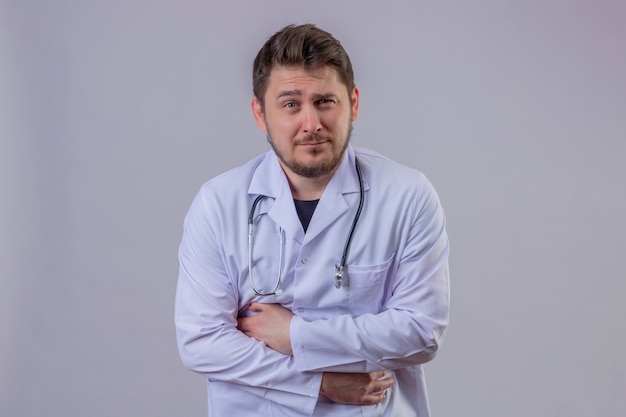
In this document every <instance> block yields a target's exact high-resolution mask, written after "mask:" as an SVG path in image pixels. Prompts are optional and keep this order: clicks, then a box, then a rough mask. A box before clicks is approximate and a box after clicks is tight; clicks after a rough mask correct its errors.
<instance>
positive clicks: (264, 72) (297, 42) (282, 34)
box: [252, 24, 354, 104]
mask: <svg viewBox="0 0 626 417" xmlns="http://www.w3.org/2000/svg"><path fill="white" fill-rule="evenodd" d="M275 65H281V66H302V67H303V68H304V69H306V70H309V69H317V68H320V67H323V66H329V67H331V68H332V69H334V70H335V71H337V75H338V76H339V80H340V81H341V82H342V83H343V84H344V85H345V86H346V88H347V89H348V94H351V93H352V89H353V88H354V73H353V72H352V64H351V63H350V57H348V54H347V52H346V51H345V49H343V46H341V43H339V41H338V40H337V39H335V38H334V37H333V36H332V35H331V34H330V33H328V32H326V31H324V30H322V29H320V28H318V27H316V26H315V25H312V24H304V25H299V26H296V25H289V26H285V27H284V28H282V29H281V30H280V31H278V32H276V33H275V34H274V35H272V36H271V37H270V38H269V39H268V40H267V41H266V42H265V44H264V45H263V47H262V48H261V50H260V51H259V53H258V54H257V56H256V58H255V59H254V66H253V69H252V89H253V92H254V95H255V96H256V97H257V98H258V99H259V101H260V102H261V104H263V103H264V99H265V92H266V91H267V83H268V80H269V76H270V73H271V72H272V68H273V67H274V66H275Z"/></svg>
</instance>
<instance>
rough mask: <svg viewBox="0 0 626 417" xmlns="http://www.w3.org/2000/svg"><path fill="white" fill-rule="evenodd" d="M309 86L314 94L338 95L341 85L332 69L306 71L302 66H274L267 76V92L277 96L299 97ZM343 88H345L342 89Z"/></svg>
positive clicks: (322, 68) (323, 68)
mask: <svg viewBox="0 0 626 417" xmlns="http://www.w3.org/2000/svg"><path fill="white" fill-rule="evenodd" d="M309 85H314V86H315V90H316V91H315V93H316V94H338V93H339V91H337V90H340V89H341V87H344V85H343V83H342V82H341V81H340V79H339V75H338V74H337V71H336V70H335V69H334V68H331V67H329V66H321V67H316V68H313V69H307V68H304V67H302V66H275V67H274V68H272V70H271V72H270V76H269V83H268V91H267V92H269V91H270V90H271V91H272V93H273V94H278V95H286V94H290V95H301V94H304V90H303V89H308V88H307V87H308V86H309ZM344 88H345V87H344Z"/></svg>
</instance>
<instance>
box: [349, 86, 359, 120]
mask: <svg viewBox="0 0 626 417" xmlns="http://www.w3.org/2000/svg"><path fill="white" fill-rule="evenodd" d="M350 98H351V99H352V121H353V122H354V121H355V120H356V119H357V117H359V89H358V88H356V86H355V87H354V89H353V90H352V96H351V97H350Z"/></svg>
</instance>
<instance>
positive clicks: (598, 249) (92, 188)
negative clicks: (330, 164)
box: [0, 0, 626, 417]
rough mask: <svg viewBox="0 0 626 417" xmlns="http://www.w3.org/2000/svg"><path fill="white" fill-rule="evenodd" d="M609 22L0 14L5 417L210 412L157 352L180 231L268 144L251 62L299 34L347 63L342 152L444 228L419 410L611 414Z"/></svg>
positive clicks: (625, 190)
mask: <svg viewBox="0 0 626 417" xmlns="http://www.w3.org/2000/svg"><path fill="white" fill-rule="evenodd" d="M625 21H626V3H625V2H623V1H621V0H615V1H610V0H595V1H593V0H578V1H574V0H571V1H565V0H527V1H522V0H519V1H496V0H493V1H486V0H485V1H461V0H457V1H408V0H407V1H385V2H374V1H372V2H365V1H359V0H349V1H337V0H333V1H330V0H326V1H320V0H318V1H309V2H305V1H295V0H289V1H288V0H274V1H241V0H240V1H199V0H196V1H192V0H185V1H180V0H179V1H174V0H169V1H166V0H151V1H148V0H136V1H130V0H129V1H122V0H108V1H95V0H91V1H85V0H82V1H81V0H75V1H72V0H56V1H44V0H0V60H1V61H0V199H1V200H0V254H1V255H0V416H2V417H22V416H28V417H30V416H50V417H68V416H80V417H85V416H93V417H111V416H115V417H126V416H127V417H136V416H142V417H143V416H151V417H179V416H188V417H200V416H205V415H206V405H205V386H204V382H203V380H202V378H201V377H199V376H197V375H195V374H193V373H191V372H190V371H187V370H185V369H184V368H183V367H182V365H181V363H180V361H179V359H178V354H177V351H176V345H175V337H174V324H173V300H174V290H175V284H176V274H177V267H178V263H177V248H178V244H179V239H180V236H181V231H182V220H183V216H184V214H185V212H186V210H187V208H188V206H189V204H190V202H191V199H192V198H193V196H194V194H195V193H196V191H197V190H198V188H199V186H200V185H201V184H202V183H203V182H204V181H206V180H207V179H209V178H211V177H212V176H214V175H217V174H218V173H220V172H222V171H224V170H226V169H228V168H231V167H234V166H236V165H238V164H240V163H243V162H245V161H246V160H248V159H250V158H251V157H253V156H254V155H256V154H257V153H259V152H261V151H263V150H265V149H266V148H267V143H266V142H265V137H264V135H263V134H262V133H260V132H258V131H257V130H256V127H255V125H254V123H253V121H252V117H251V114H250V108H249V103H250V97H251V63H252V59H253V57H254V55H255V54H256V52H257V50H258V49H259V48H260V47H261V45H262V43H263V42H264V41H265V39H266V38H267V37H268V36H269V35H271V34H272V33H273V32H275V31H276V30H278V29H279V28H280V27H282V26H283V25H285V24H288V23H292V22H295V23H304V22H314V23H317V24H318V25H319V26H321V27H322V28H324V29H326V30H328V31H330V32H331V33H333V34H334V35H335V36H336V37H337V38H338V39H340V40H341V41H342V43H343V44H344V46H345V48H346V49H347V50H348V52H349V53H350V55H351V57H352V60H353V64H354V67H355V72H356V81H357V84H358V86H359V87H360V91H361V113H360V117H359V120H358V121H357V122H356V123H355V130H354V134H353V142H354V143H355V144H358V145H362V146H366V147H370V148H373V149H375V150H377V151H380V152H382V153H384V154H386V155H387V156H390V157H392V158H393V159H396V160H398V161H401V162H403V163H405V164H407V165H411V166H414V167H416V168H418V169H421V170H422V171H424V172H425V173H426V174H427V176H428V177H429V178H430V180H431V181H432V182H433V183H434V185H435V186H436V188H437V190H438V191H439V194H440V197H441V200H442V202H443V204H444V207H445V209H446V211H447V215H448V230H449V234H450V237H451V241H452V254H451V272H452V291H453V292H452V311H451V319H452V322H451V325H450V328H449V331H448V335H447V338H446V343H445V345H444V347H443V348H442V350H441V351H440V354H439V356H438V357H437V358H436V359H435V361H434V362H433V363H432V364H429V365H428V368H427V372H428V377H429V391H430V397H431V405H432V410H433V416H434V417H443V416H464V417H479V416H480V417H483V416H507V417H522V416H524V417H525V416H555V417H556V416H568V417H588V416H623V415H626V395H624V393H625V392H626V375H625V372H626V360H625V358H624V354H625V352H626V341H625V326H624V318H625V317H626V303H624V301H623V299H624V294H625V291H626V268H625V267H624V258H625V257H626V255H625V254H626V237H625V236H626V222H625V220H624V214H625V213H626V187H625V186H624V180H625V179H626V144H625V142H626V75H625V74H626V24H625V23H624V22H625ZM242 192H244V191H243V190H242ZM242 221H245V219H242Z"/></svg>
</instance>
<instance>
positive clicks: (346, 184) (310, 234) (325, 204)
mask: <svg viewBox="0 0 626 417" xmlns="http://www.w3.org/2000/svg"><path fill="white" fill-rule="evenodd" d="M354 158H355V155H354V150H353V149H352V147H348V151H347V152H346V154H345V156H344V158H343V160H342V162H341V164H340V165H339V167H338V168H337V171H336V172H335V175H333V177H332V178H331V180H330V181H329V182H328V185H327V186H326V189H325V190H324V193H323V194H322V198H320V201H319V203H318V204H317V207H316V208H315V212H314V213H313V218H312V219H311V223H310V224H309V228H308V230H307V233H306V236H305V243H306V242H308V241H310V240H312V239H314V238H315V237H316V236H317V235H319V234H320V233H322V232H323V231H324V230H325V229H326V228H328V227H329V226H331V225H332V224H333V223H335V221H337V219H339V218H340V217H341V216H344V215H349V213H353V212H356V209H357V205H354V207H353V206H352V205H351V204H350V203H348V201H347V200H346V198H345V196H346V195H347V194H351V193H357V194H358V193H359V190H360V188H359V179H358V176H357V174H356V170H355V168H354ZM357 204H358V202H357Z"/></svg>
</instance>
